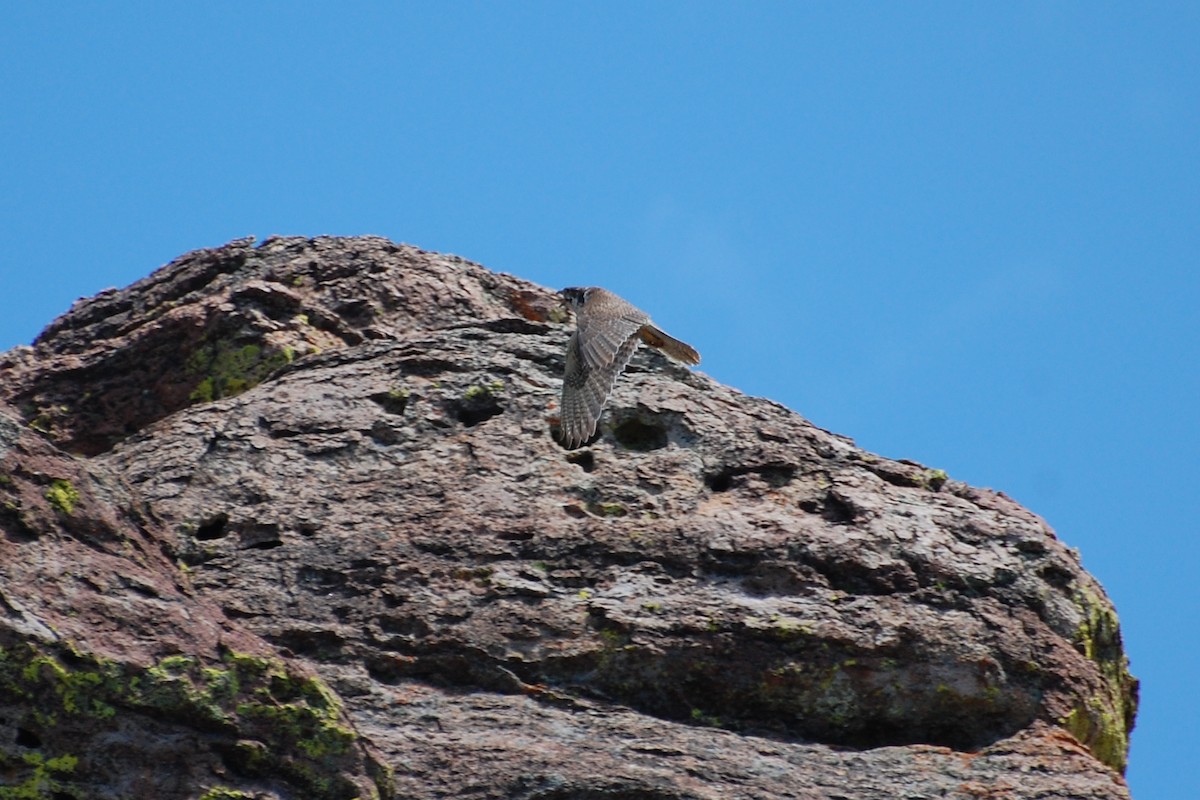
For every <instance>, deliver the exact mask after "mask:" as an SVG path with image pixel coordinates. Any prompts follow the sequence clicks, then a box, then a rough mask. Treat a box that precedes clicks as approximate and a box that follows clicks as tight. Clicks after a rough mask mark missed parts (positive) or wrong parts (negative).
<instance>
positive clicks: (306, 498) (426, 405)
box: [0, 237, 1137, 800]
mask: <svg viewBox="0 0 1200 800" xmlns="http://www.w3.org/2000/svg"><path fill="white" fill-rule="evenodd" d="M569 322H570V321H569V320H568V319H566V318H565V314H564V312H563V311H562V310H561V309H560V308H559V307H558V305H557V303H556V300H555V298H554V296H553V294H552V293H551V292H550V291H548V290H546V289H543V288H541V287H538V286H535V285H533V284H529V283H526V282H524V281H521V280H519V279H517V278H514V277H511V276H506V275H498V274H495V273H492V272H489V271H488V270H486V269H484V268H482V267H480V266H478V265H475V264H472V263H470V262H467V261H464V260H461V259H458V258H454V257H448V256H442V255H437V254H432V253H427V252H423V251H420V250H417V249H415V248H412V247H408V246H403V245H396V244H393V243H391V242H388V241H386V240H383V239H378V238H369V237H363V238H351V239H337V238H319V239H312V240H309V239H296V238H272V239H268V240H266V241H265V242H263V243H262V244H261V245H258V246H255V245H254V243H253V242H252V241H250V240H242V241H236V242H233V243H231V244H229V245H226V246H225V247H221V248H217V249H213V250H204V251H198V252H195V253H191V254H188V255H186V256H183V257H182V258H180V259H178V260H177V261H175V262H173V263H172V264H169V265H167V266H166V267H163V268H162V269H160V270H159V271H157V272H155V273H154V274H153V275H151V276H150V277H149V278H146V279H144V280H142V281H139V282H138V283H135V284H133V285H132V286H130V287H128V288H126V289H124V290H120V291H115V290H110V291H107V292H103V293H101V294H100V295H97V296H96V297H94V298H91V299H89V300H84V301H81V302H79V303H77V304H76V305H75V306H74V307H73V308H72V309H71V310H70V311H69V312H68V313H67V314H65V315H63V316H62V317H60V318H59V319H58V320H56V321H55V322H54V323H52V324H51V325H50V327H48V328H47V329H46V331H44V332H43V333H42V334H41V336H40V337H39V338H38V340H37V341H36V342H35V344H34V346H33V347H31V348H16V349H14V350H12V351H9V352H8V353H5V354H0V530H2V531H3V533H4V537H3V539H0V797H6V796H14V797H18V796H19V797H47V798H59V800H63V799H64V798H75V800H83V798H125V797H155V798H167V799H168V800H169V799H170V798H201V797H203V798H208V799H209V800H215V798H228V797H256V798H258V797H261V798H349V797H364V798H365V797H398V798H399V797H403V798H460V797H474V798H526V799H527V800H568V798H579V799H580V800H584V799H587V800H592V799H598V798H612V799H613V800H616V799H617V798H621V799H623V800H632V799H634V798H636V799H638V800H668V799H674V798H680V799H682V798H713V799H715V798H722V800H724V799H725V798H881V799H882V798H889V799H890V798H894V797H957V798H1034V797H1038V798H1044V797H1072V798H1126V797H1128V790H1127V788H1126V786H1125V783H1124V781H1123V780H1122V778H1121V772H1122V771H1123V769H1124V764H1125V758H1126V753H1127V749H1128V747H1127V742H1128V738H1127V737H1128V733H1129V731H1130V729H1131V728H1132V725H1133V718H1134V711H1135V706H1136V688H1137V687H1136V682H1135V681H1134V680H1133V679H1132V678H1131V677H1130V676H1129V673H1128V670H1127V661H1126V657H1125V655H1124V652H1123V650H1122V648H1121V639H1120V632H1119V628H1118V625H1117V619H1116V615H1115V613H1114V611H1113V608H1112V605H1111V603H1110V602H1109V600H1108V599H1107V597H1106V596H1105V594H1104V591H1103V589H1102V588H1101V587H1100V586H1099V585H1098V584H1097V583H1096V581H1095V580H1094V579H1093V578H1092V577H1091V576H1089V575H1088V574H1087V573H1086V572H1084V571H1083V570H1082V569H1081V567H1080V565H1079V561H1078V558H1077V556H1076V554H1075V553H1074V552H1073V551H1071V550H1070V548H1068V547H1066V546H1064V545H1063V544H1062V543H1061V542H1060V541H1059V540H1058V539H1057V538H1056V537H1055V535H1054V533H1053V532H1052V531H1051V530H1050V529H1049V528H1048V527H1047V526H1046V524H1045V523H1044V522H1043V521H1042V520H1040V519H1039V518H1038V517H1036V516H1035V515H1034V514H1032V513H1030V512H1029V511H1027V510H1025V509H1024V508H1022V507H1020V506H1019V505H1017V504H1016V503H1014V502H1012V501H1011V500H1009V499H1008V498H1006V497H1005V496H1004V495H1003V494H1000V493H997V492H993V491H990V490H984V489H976V488H972V487H970V486H967V485H965V484H962V483H960V482H958V481H955V480H953V478H952V477H948V476H947V475H945V474H944V473H942V472H940V471H937V470H931V469H926V468H924V467H922V466H921V465H919V464H915V463H912V462H907V461H892V460H888V459H885V458H880V457H878V456H874V455H871V454H869V453H866V452H864V451H862V450H860V449H858V448H857V447H855V446H854V444H853V442H851V441H850V440H848V439H846V438H844V437H841V436H838V435H835V434H832V433H829V432H827V431H824V430H821V429H819V428H817V427H814V426H813V425H811V424H810V423H808V422H807V421H805V420H804V419H803V418H802V417H800V416H799V415H797V414H796V413H794V412H792V411H789V410H788V409H786V408H783V407H782V406H779V405H778V404H775V403H772V402H770V401H767V400H763V399H759V398H753V397H747V396H745V395H742V394H740V393H738V392H736V391H734V390H732V389H729V388H727V387H724V386H722V385H720V384H718V383H716V382H715V381H713V380H711V379H710V378H708V377H706V376H705V375H703V374H701V373H697V372H692V371H689V370H687V369H684V368H682V367H680V366H678V365H675V364H672V363H669V362H668V361H666V360H665V359H663V358H662V357H661V356H659V355H657V354H656V353H653V352H648V351H645V350H643V351H642V352H641V353H639V355H638V356H636V357H635V359H634V361H633V363H632V364H631V366H630V369H629V371H628V373H627V374H626V376H625V377H624V378H623V379H622V380H621V381H620V382H618V384H617V387H616V390H615V392H614V394H613V397H612V400H611V401H610V404H609V409H608V410H607V411H606V413H605V416H604V419H603V421H602V424H601V436H600V438H599V439H598V440H597V441H596V442H595V443H594V444H593V445H592V446H590V447H586V448H584V449H582V450H579V451H572V452H568V451H566V450H564V449H563V448H562V447H561V446H560V445H559V444H558V443H557V441H556V440H555V438H554V433H555V430H556V424H557V418H556V416H555V409H556V397H557V393H558V388H559V376H560V374H561V371H562V368H563V354H564V348H565V342H566V338H567V335H568V333H569V330H570V328H569ZM564 323H567V324H564ZM6 792H8V794H5V793H6ZM21 792H23V794H21Z"/></svg>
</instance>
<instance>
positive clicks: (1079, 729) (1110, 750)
mask: <svg viewBox="0 0 1200 800" xmlns="http://www.w3.org/2000/svg"><path fill="white" fill-rule="evenodd" d="M1072 599H1073V600H1074V602H1075V605H1076V607H1078V608H1079V610H1080V611H1081V612H1082V615H1083V620H1082V622H1080V624H1079V628H1078V630H1077V631H1076V632H1075V646H1076V648H1077V649H1078V650H1079V651H1080V652H1081V653H1083V655H1084V656H1086V657H1087V658H1088V659H1089V660H1090V661H1092V662H1093V663H1094V664H1095V665H1096V666H1097V667H1098V668H1099V671H1100V675H1101V677H1102V678H1103V679H1104V686H1105V688H1104V689H1103V690H1102V691H1101V692H1098V693H1097V694H1096V695H1094V696H1092V697H1089V698H1087V699H1086V700H1085V701H1084V702H1081V703H1080V704H1079V705H1077V706H1076V707H1075V708H1074V709H1072V710H1071V712H1070V713H1069V714H1067V716H1065V717H1063V718H1062V719H1061V720H1059V721H1060V723H1061V724H1062V725H1063V727H1065V728H1066V729H1067V730H1068V731H1070V732H1071V733H1072V734H1073V735H1074V736H1075V738H1076V739H1078V740H1079V741H1080V742H1082V743H1083V744H1084V745H1086V746H1087V747H1088V749H1090V750H1091V751H1092V753H1093V754H1094V755H1095V756H1096V758H1098V759H1099V760H1100V761H1102V762H1104V763H1105V764H1107V765H1108V766H1110V767H1112V768H1113V769H1115V770H1117V771H1119V772H1122V773H1123V772H1124V771H1125V763H1126V759H1127V758H1128V755H1129V730H1130V729H1131V728H1132V727H1133V718H1134V715H1135V713H1136V711H1137V681H1136V680H1135V679H1134V678H1133V676H1131V675H1130V674H1129V659H1128V657H1127V656H1126V655H1125V651H1124V649H1123V648H1122V645H1121V627H1120V621H1119V620H1118V619H1117V615H1116V612H1115V611H1113V608H1112V605H1111V604H1110V603H1109V602H1108V600H1107V599H1106V598H1104V597H1102V596H1101V595H1100V594H1099V593H1098V592H1097V591H1096V590H1094V589H1093V588H1091V587H1090V586H1087V585H1080V586H1077V587H1076V590H1075V593H1074V595H1073V598H1072Z"/></svg>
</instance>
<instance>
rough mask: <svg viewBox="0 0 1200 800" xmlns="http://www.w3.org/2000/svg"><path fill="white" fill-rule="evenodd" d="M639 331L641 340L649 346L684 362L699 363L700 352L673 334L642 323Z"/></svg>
mask: <svg viewBox="0 0 1200 800" xmlns="http://www.w3.org/2000/svg"><path fill="white" fill-rule="evenodd" d="M640 333H641V337H642V341H643V342H645V343H646V344H648V345H650V346H651V347H657V348H658V349H659V350H662V351H663V352H664V353H666V354H667V355H669V356H670V357H671V358H674V359H676V360H678V361H682V362H683V363H685V364H699V363H700V354H699V353H697V352H696V348H694V347H692V346H691V345H690V344H687V343H686V342H681V341H679V340H678V339H676V338H675V337H674V336H668V335H667V334H665V333H663V332H662V331H660V330H659V329H658V328H656V327H654V326H653V325H643V326H642V329H641V331H640Z"/></svg>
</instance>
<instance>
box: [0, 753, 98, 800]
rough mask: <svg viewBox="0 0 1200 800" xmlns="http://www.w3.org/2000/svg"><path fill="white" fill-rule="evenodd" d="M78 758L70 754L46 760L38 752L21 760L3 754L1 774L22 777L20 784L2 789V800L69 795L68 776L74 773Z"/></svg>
mask: <svg viewBox="0 0 1200 800" xmlns="http://www.w3.org/2000/svg"><path fill="white" fill-rule="evenodd" d="M78 764H79V758H78V757H76V756H73V755H70V754H64V755H60V756H54V757H52V758H46V756H44V755H43V754H42V753H39V752H37V751H36V750H35V751H32V752H27V753H22V754H21V756H20V757H19V758H17V757H14V756H11V755H7V754H4V753H0V774H3V775H6V776H8V775H12V774H14V773H15V774H20V775H22V776H23V777H24V780H22V781H21V782H20V783H17V784H11V785H5V786H0V800H52V799H53V798H58V797H64V796H74V795H70V794H69V792H68V789H69V788H70V783H69V778H68V776H69V775H70V774H71V773H73V772H74V771H75V767H76V766H78Z"/></svg>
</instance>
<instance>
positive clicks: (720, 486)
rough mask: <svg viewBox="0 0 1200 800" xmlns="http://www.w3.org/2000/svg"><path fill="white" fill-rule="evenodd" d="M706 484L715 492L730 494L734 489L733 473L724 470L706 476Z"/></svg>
mask: <svg viewBox="0 0 1200 800" xmlns="http://www.w3.org/2000/svg"><path fill="white" fill-rule="evenodd" d="M704 484H705V485H706V486H708V488H709V489H711V490H712V491H714V492H728V491H729V490H730V489H731V488H732V487H733V471H732V470H728V469H723V470H721V471H720V472H717V473H714V474H712V475H705V476H704Z"/></svg>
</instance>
